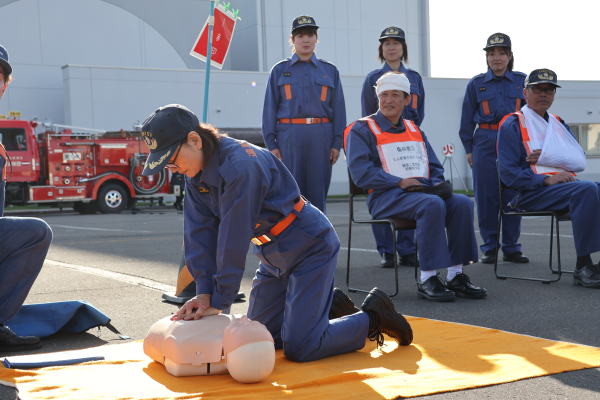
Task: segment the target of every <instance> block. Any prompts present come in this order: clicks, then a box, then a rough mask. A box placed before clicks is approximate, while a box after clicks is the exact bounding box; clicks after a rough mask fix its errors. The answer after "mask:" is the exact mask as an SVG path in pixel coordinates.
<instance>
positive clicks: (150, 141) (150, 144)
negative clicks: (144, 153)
mask: <svg viewBox="0 0 600 400" xmlns="http://www.w3.org/2000/svg"><path fill="white" fill-rule="evenodd" d="M144 142H146V144H147V145H148V148H149V149H150V150H154V149H156V146H157V143H156V139H152V138H149V137H148V136H144Z"/></svg>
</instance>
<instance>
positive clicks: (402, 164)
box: [377, 141, 429, 179]
mask: <svg viewBox="0 0 600 400" xmlns="http://www.w3.org/2000/svg"><path fill="white" fill-rule="evenodd" d="M377 147H378V148H379V156H380V157H381V160H382V163H383V169H384V170H385V172H387V173H388V174H391V175H394V176H397V177H398V178H402V179H404V178H429V160H428V159H427V149H426V148H425V144H424V143H423V142H416V141H414V142H395V143H388V144H381V145H378V146H377Z"/></svg>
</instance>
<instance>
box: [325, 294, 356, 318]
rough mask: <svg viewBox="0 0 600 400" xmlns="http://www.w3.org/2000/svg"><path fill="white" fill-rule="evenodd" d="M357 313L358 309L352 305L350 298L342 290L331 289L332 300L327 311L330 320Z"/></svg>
mask: <svg viewBox="0 0 600 400" xmlns="http://www.w3.org/2000/svg"><path fill="white" fill-rule="evenodd" d="M359 311H360V310H359V309H358V307H356V306H355V305H354V303H353V302H352V300H350V297H348V295H347V294H346V293H344V291H343V290H342V289H338V288H335V289H333V300H332V301H331V308H330V309H329V319H330V320H331V319H336V318H342V317H344V316H346V315H352V314H356V313H357V312H359Z"/></svg>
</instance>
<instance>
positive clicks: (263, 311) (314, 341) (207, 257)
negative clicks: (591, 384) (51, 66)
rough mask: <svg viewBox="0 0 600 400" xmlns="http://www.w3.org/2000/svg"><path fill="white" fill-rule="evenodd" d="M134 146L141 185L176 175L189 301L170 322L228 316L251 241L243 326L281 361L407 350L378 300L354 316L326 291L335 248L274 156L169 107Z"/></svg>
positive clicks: (379, 295)
mask: <svg viewBox="0 0 600 400" xmlns="http://www.w3.org/2000/svg"><path fill="white" fill-rule="evenodd" d="M142 136H143V138H144V140H145V141H146V143H147V144H148V147H149V148H150V154H149V156H148V160H147V162H146V166H145V168H144V172H143V173H144V174H145V175H151V174H155V173H156V172H157V171H159V170H160V169H161V168H164V167H167V168H169V169H170V170H171V172H179V173H181V174H184V175H186V178H185V179H186V189H185V193H186V200H185V202H186V204H185V207H184V213H183V215H184V244H185V259H186V265H187V266H188V268H189V270H190V272H191V273H192V276H193V277H194V280H195V281H196V293H197V296H195V297H194V298H192V299H191V300H189V301H188V302H187V303H186V304H184V306H183V307H182V308H181V309H180V310H179V311H178V312H177V314H176V315H174V316H173V317H172V319H173V320H180V319H184V320H190V319H192V318H193V319H199V318H200V317H202V316H207V315H215V314H218V313H220V312H221V310H226V309H229V308H230V307H231V304H232V303H233V301H234V300H235V297H236V295H237V293H238V290H239V288H240V283H241V281H242V276H243V273H244V268H245V264H246V254H247V252H248V244H249V243H250V241H252V243H253V244H254V249H253V253H254V254H255V255H256V256H257V257H258V258H259V260H260V263H259V268H258V270H257V271H256V276H255V278H254V281H253V283H252V290H251V292H250V300H249V304H248V318H250V319H251V320H253V321H258V322H260V323H262V324H263V325H265V326H266V327H267V329H268V330H269V332H270V333H271V335H272V336H273V340H274V343H275V347H276V348H282V347H283V352H284V354H285V355H286V356H287V357H288V358H289V359H291V360H293V361H312V360H318V359H321V358H324V357H329V356H333V355H336V354H341V353H347V352H350V351H355V350H359V349H362V348H363V347H364V345H365V341H366V339H367V337H369V338H370V339H371V340H377V341H378V343H381V338H382V336H381V333H386V334H388V335H389V336H391V337H392V338H394V339H396V341H398V343H400V344H401V345H403V346H407V345H409V344H410V343H411V342H412V330H411V328H410V325H409V324H408V322H407V321H406V319H405V318H404V317H403V316H402V315H400V314H399V313H397V312H396V310H395V309H394V305H393V303H392V301H391V299H390V298H389V297H388V296H387V295H386V294H385V293H384V292H383V291H381V290H380V289H377V288H375V289H373V290H372V291H371V292H370V293H369V295H368V296H367V297H366V299H365V301H364V303H363V304H362V307H361V308H362V310H359V309H358V308H357V307H356V306H354V304H353V303H352V301H351V300H350V299H349V298H348V297H347V296H346V294H345V293H344V292H342V291H341V290H339V289H335V290H334V275H335V267H336V263H337V254H338V251H339V249H340V242H339V239H338V237H337V235H336V233H335V230H334V229H333V227H332V226H331V223H330V222H329V220H328V219H327V217H325V215H324V214H323V213H321V212H320V211H319V210H318V209H317V208H316V207H314V206H313V205H312V204H310V203H309V202H308V201H306V200H305V199H304V198H302V197H301V196H300V190H299V188H298V185H297V184H296V181H294V178H293V176H292V174H291V173H290V172H289V171H288V169H287V168H286V167H285V165H284V164H283V163H282V162H281V161H280V160H279V159H278V158H277V157H276V156H275V155H273V154H272V153H271V152H269V151H268V150H267V149H261V148H259V147H257V146H254V145H251V144H249V143H247V142H245V141H241V140H235V139H232V138H230V137H228V136H227V135H224V134H221V133H219V131H218V130H217V129H216V128H214V127H213V126H212V125H208V124H204V123H200V122H199V121H198V118H197V117H196V115H195V114H194V113H192V112H191V111H190V110H188V109H187V108H185V107H183V106H181V105H177V104H174V105H168V106H165V107H162V108H159V109H158V110H156V111H155V112H154V113H152V115H150V116H149V117H148V118H147V119H146V121H145V122H144V125H143V128H142ZM332 303H333V304H332ZM330 315H331V316H332V317H333V318H334V319H332V320H331V321H330V320H329V316H330Z"/></svg>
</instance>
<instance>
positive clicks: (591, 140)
mask: <svg viewBox="0 0 600 400" xmlns="http://www.w3.org/2000/svg"><path fill="white" fill-rule="evenodd" d="M569 128H571V131H572V132H573V134H574V135H575V139H577V141H578V142H579V145H580V146H581V148H582V149H583V151H584V152H585V155H586V156H588V157H590V156H595V157H600V124H569Z"/></svg>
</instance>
